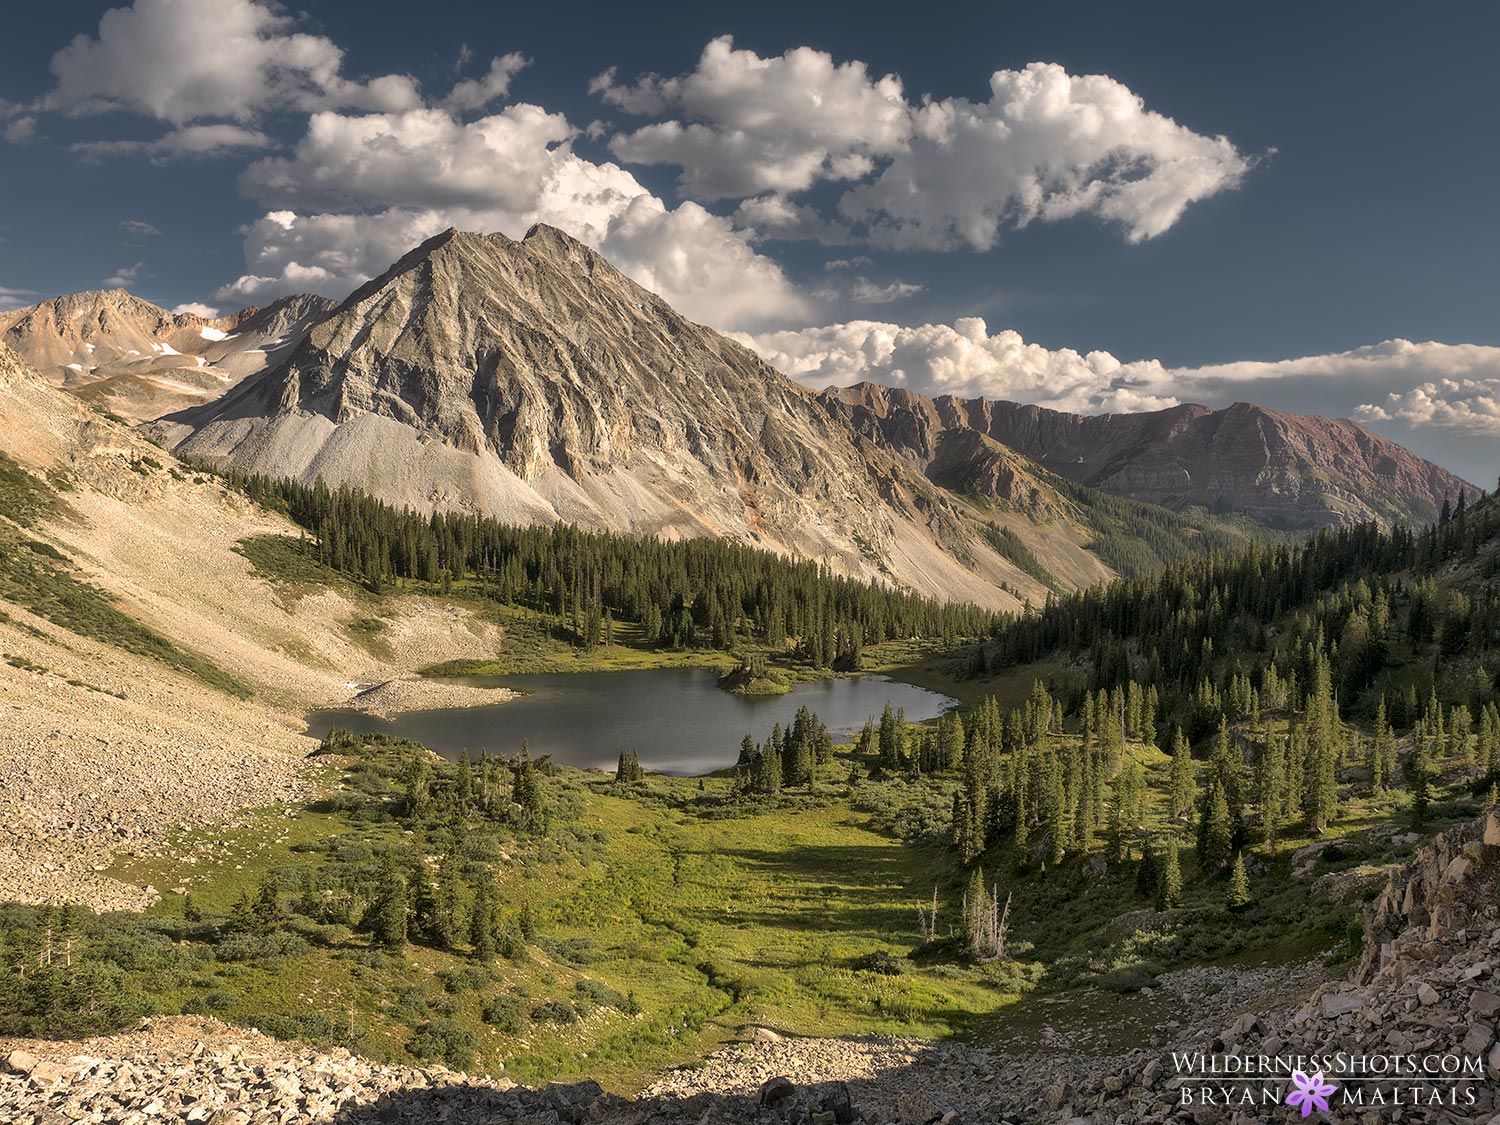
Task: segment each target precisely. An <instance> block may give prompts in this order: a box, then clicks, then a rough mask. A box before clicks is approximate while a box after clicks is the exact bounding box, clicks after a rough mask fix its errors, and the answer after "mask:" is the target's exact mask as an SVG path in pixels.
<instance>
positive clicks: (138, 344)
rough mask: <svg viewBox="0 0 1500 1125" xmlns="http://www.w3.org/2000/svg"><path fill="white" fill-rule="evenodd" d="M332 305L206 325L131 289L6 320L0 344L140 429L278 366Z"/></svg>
mask: <svg viewBox="0 0 1500 1125" xmlns="http://www.w3.org/2000/svg"><path fill="white" fill-rule="evenodd" d="M334 304H335V303H334V302H333V301H329V300H327V299H326V298H323V297H312V296H295V297H286V298H283V299H282V300H280V301H277V302H276V303H275V304H273V305H270V306H268V307H266V308H264V309H261V308H248V309H244V310H241V311H240V312H237V313H234V314H232V315H230V316H225V317H220V318H217V319H205V318H203V317H199V316H193V315H191V314H183V313H169V312H167V311H166V310H165V309H162V308H159V307H157V306H156V305H153V304H152V303H151V302H149V301H143V300H141V299H140V298H139V297H135V296H132V295H131V294H130V293H128V292H126V291H125V290H123V289H111V290H93V291H90V292H86V293H74V294H70V295H68V296H64V297H56V298H53V299H52V300H49V301H43V302H41V303H40V304H37V305H32V306H31V307H29V308H23V309H16V310H13V311H11V312H5V313H0V342H3V343H5V344H7V345H9V346H10V347H11V348H13V349H14V350H15V351H16V352H17V353H18V354H19V355H20V356H21V357H22V358H23V359H25V360H26V361H27V362H28V363H30V364H31V365H32V366H33V367H35V368H36V369H37V370H38V371H40V372H41V373H42V374H43V375H44V376H46V377H47V378H48V379H50V380H52V381H53V382H55V383H57V384H58V385H60V386H62V387H64V388H65V389H67V390H69V391H71V392H72V393H74V394H76V395H78V396H79V397H80V398H83V399H85V400H87V401H90V402H94V403H97V404H99V405H100V406H102V407H104V408H105V409H107V410H109V411H110V412H111V413H114V414H117V415H119V416H120V417H123V418H127V419H130V420H132V421H142V420H147V419H151V418H156V417H158V416H160V415H161V414H164V413H168V412H170V411H174V410H181V409H184V408H185V407H187V406H190V405H193V404H195V403H201V402H205V401H209V400H211V399H215V398H218V397H219V396H220V395H222V394H223V393H224V392H225V391H226V390H228V389H229V388H230V387H232V386H234V385H235V384H236V383H238V382H239V381H240V380H241V379H243V378H245V377H246V376H248V375H252V374H254V373H255V372H257V371H260V370H262V369H263V368H264V367H266V366H267V364H268V363H274V362H275V361H276V359H277V357H278V353H284V352H285V351H286V349H288V348H291V347H293V346H294V345H295V344H296V343H297V342H298V341H300V340H301V338H302V337H303V336H304V335H306V333H307V330H308V328H310V327H311V326H312V325H313V324H314V323H316V322H317V321H318V320H320V319H321V318H322V317H323V316H326V315H327V314H328V312H329V311H330V310H331V309H332V308H333V307H334Z"/></svg>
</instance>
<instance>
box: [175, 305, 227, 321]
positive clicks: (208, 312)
mask: <svg viewBox="0 0 1500 1125" xmlns="http://www.w3.org/2000/svg"><path fill="white" fill-rule="evenodd" d="M172 313H173V315H174V316H196V317H201V318H202V319H204V320H218V319H219V310H218V309H216V308H214V306H213V305H205V304H203V303H202V302H201V301H187V302H185V303H184V304H181V305H174V306H173V308H172Z"/></svg>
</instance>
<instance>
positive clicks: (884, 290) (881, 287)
mask: <svg viewBox="0 0 1500 1125" xmlns="http://www.w3.org/2000/svg"><path fill="white" fill-rule="evenodd" d="M923 288H924V287H923V286H921V285H918V284H916V283H915V282H910V281H890V282H886V283H884V284H882V283H880V282H878V281H871V280H870V279H869V278H865V277H861V278H856V279H855V282H854V284H853V285H852V286H850V287H849V296H850V298H851V299H852V300H854V301H857V302H859V303H860V304H865V305H888V304H890V303H891V302H892V301H904V300H905V299H906V298H907V297H914V296H916V295H917V294H918V293H920V292H922V290H923Z"/></svg>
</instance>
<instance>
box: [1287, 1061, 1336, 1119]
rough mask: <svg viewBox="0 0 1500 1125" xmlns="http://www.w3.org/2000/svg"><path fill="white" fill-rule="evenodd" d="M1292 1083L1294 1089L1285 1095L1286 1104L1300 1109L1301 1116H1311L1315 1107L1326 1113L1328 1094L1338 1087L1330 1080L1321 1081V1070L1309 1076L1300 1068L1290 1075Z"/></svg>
mask: <svg viewBox="0 0 1500 1125" xmlns="http://www.w3.org/2000/svg"><path fill="white" fill-rule="evenodd" d="M1292 1085H1293V1086H1294V1087H1295V1089H1293V1090H1292V1092H1291V1093H1289V1094H1288V1095H1287V1096H1286V1104H1287V1105H1289V1106H1291V1107H1292V1108H1294V1109H1301V1110H1302V1116H1303V1117H1311V1116H1312V1111H1313V1110H1315V1109H1316V1110H1318V1111H1320V1112H1322V1113H1327V1112H1328V1095H1329V1094H1332V1093H1333V1092H1334V1091H1335V1090H1337V1089H1338V1087H1337V1086H1335V1085H1334V1084H1333V1083H1332V1082H1325V1081H1323V1072H1322V1071H1321V1070H1320V1071H1318V1072H1317V1073H1316V1074H1314V1075H1313V1076H1312V1077H1311V1078H1309V1077H1308V1076H1307V1075H1305V1074H1303V1073H1302V1072H1301V1071H1300V1070H1299V1071H1297V1072H1295V1073H1294V1074H1293V1075H1292Z"/></svg>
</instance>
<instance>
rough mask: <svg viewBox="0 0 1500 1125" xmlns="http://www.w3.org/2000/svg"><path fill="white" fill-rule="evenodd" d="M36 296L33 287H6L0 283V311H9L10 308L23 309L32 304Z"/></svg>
mask: <svg viewBox="0 0 1500 1125" xmlns="http://www.w3.org/2000/svg"><path fill="white" fill-rule="evenodd" d="M34 297H36V290H34V289H8V288H6V287H5V286H4V285H0V312H10V311H11V310H12V309H24V308H25V307H26V306H28V305H31V304H34V303H35V301H34V300H33V298H34Z"/></svg>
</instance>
